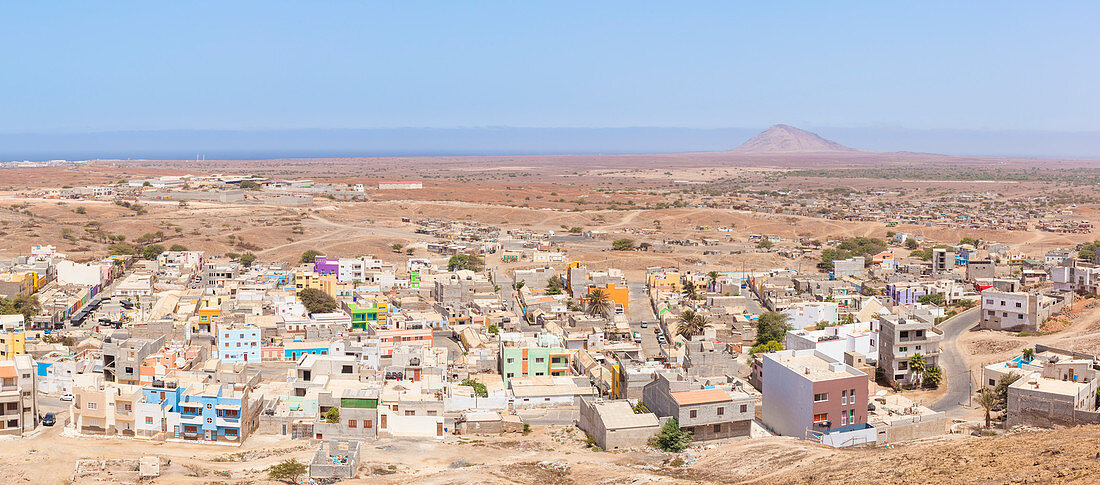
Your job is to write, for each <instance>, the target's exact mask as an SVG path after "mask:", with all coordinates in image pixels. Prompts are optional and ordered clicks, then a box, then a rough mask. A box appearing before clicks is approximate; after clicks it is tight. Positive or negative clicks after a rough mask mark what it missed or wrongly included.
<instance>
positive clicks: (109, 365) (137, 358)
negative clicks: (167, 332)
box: [103, 332, 165, 384]
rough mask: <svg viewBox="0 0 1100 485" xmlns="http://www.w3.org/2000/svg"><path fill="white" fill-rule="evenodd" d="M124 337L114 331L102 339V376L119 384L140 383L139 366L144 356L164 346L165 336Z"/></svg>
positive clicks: (142, 362) (143, 361)
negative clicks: (152, 337)
mask: <svg viewBox="0 0 1100 485" xmlns="http://www.w3.org/2000/svg"><path fill="white" fill-rule="evenodd" d="M115 335H121V336H120V337H116V336H115ZM126 337H127V336H126V335H125V334H120V333H118V332H116V334H114V335H112V336H111V337H107V338H106V339H104V340H103V378H104V379H106V380H107V381H108V382H117V383H119V384H140V383H141V366H142V364H144V363H145V358H146V357H149V356H150V355H152V354H153V353H155V352H157V351H159V350H160V349H161V348H162V347H164V338H165V337H164V336H163V335H162V336H160V337H158V338H155V339H147V338H126Z"/></svg>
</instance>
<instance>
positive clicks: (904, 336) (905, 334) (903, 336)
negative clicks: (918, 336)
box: [899, 330, 909, 338]
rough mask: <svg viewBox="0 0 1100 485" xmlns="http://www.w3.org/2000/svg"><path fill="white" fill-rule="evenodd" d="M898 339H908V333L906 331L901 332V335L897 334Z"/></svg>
mask: <svg viewBox="0 0 1100 485" xmlns="http://www.w3.org/2000/svg"><path fill="white" fill-rule="evenodd" d="M899 337H901V338H909V331H908V330H902V331H901V334H899Z"/></svg>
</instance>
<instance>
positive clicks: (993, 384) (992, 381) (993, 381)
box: [989, 379, 997, 386]
mask: <svg viewBox="0 0 1100 485" xmlns="http://www.w3.org/2000/svg"><path fill="white" fill-rule="evenodd" d="M989 385H991V386H996V385H997V380H996V379H990V380H989Z"/></svg>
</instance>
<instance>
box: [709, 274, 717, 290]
mask: <svg viewBox="0 0 1100 485" xmlns="http://www.w3.org/2000/svg"><path fill="white" fill-rule="evenodd" d="M707 281H709V282H710V291H714V288H716V285H717V284H718V272H717V271H710V272H708V273H707Z"/></svg>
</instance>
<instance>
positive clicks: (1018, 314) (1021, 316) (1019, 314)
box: [1016, 313, 1024, 320]
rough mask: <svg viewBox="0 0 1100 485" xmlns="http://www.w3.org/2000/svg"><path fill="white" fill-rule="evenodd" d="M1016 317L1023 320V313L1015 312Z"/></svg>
mask: <svg viewBox="0 0 1100 485" xmlns="http://www.w3.org/2000/svg"><path fill="white" fill-rule="evenodd" d="M1016 318H1017V319H1018V320H1023V319H1024V314H1023V313H1017V314H1016Z"/></svg>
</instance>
